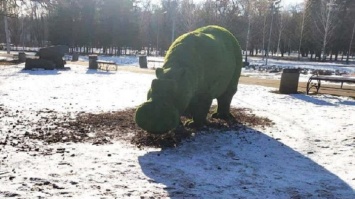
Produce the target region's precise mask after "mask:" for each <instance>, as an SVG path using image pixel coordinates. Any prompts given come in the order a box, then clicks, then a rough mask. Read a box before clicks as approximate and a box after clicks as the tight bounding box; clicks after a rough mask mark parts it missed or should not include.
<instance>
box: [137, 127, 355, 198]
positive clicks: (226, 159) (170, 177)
mask: <svg viewBox="0 0 355 199" xmlns="http://www.w3.org/2000/svg"><path fill="white" fill-rule="evenodd" d="M221 160H223V161H222V162H221ZM139 163H140V165H141V168H142V170H143V172H144V174H145V175H146V176H148V177H149V178H151V179H152V180H153V182H155V183H161V184H164V185H165V188H164V189H165V190H166V191H167V192H168V194H169V197H171V198H183V197H186V198H205V197H208V198H268V197H269V198H342V199H347V198H348V199H351V198H355V194H354V190H353V189H352V188H351V187H350V186H349V185H348V184H346V183H345V182H344V181H343V180H341V179H340V178H339V177H337V176H336V175H335V174H333V173H331V172H330V171H328V170H326V169H325V168H323V167H322V166H320V165H318V164H317V163H316V162H314V161H312V160H311V159H309V158H307V157H305V156H304V155H302V154H301V153H299V152H297V151H295V150H293V149H292V148H290V147H288V146H285V145H284V144H283V143H281V142H279V141H277V140H275V139H274V138H272V137H269V136H267V135H265V134H263V133H261V132H258V131H256V130H253V129H250V128H249V129H247V130H246V131H243V132H241V133H238V132H233V131H230V132H219V133H206V134H203V133H201V134H198V135H197V136H196V137H195V138H194V139H193V141H187V142H185V143H184V144H183V145H182V146H180V147H177V148H173V149H166V150H163V151H161V152H149V153H147V154H146V155H144V156H141V157H139Z"/></svg>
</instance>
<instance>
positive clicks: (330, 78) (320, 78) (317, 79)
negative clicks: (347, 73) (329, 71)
mask: <svg viewBox="0 0 355 199" xmlns="http://www.w3.org/2000/svg"><path fill="white" fill-rule="evenodd" d="M313 81H315V82H313ZM321 81H328V82H337V83H341V86H340V88H341V89H342V88H343V84H344V82H346V83H355V78H351V77H334V76H326V75H312V76H311V77H310V78H309V80H308V82H307V95H308V94H309V91H310V90H311V88H313V87H314V88H316V90H317V93H318V91H319V89H320V87H321Z"/></svg>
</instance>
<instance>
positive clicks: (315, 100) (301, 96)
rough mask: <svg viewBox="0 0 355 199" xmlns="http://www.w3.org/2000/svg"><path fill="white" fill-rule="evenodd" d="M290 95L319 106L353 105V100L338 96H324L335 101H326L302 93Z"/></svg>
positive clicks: (354, 102)
mask: <svg viewBox="0 0 355 199" xmlns="http://www.w3.org/2000/svg"><path fill="white" fill-rule="evenodd" d="M292 97H293V98H295V99H299V100H302V101H305V102H309V103H312V104H314V105H319V106H339V105H347V106H355V101H352V100H344V99H341V98H339V97H330V96H325V99H329V100H333V101H336V102H328V101H325V100H323V99H318V98H316V97H314V96H310V95H304V94H295V95H292Z"/></svg>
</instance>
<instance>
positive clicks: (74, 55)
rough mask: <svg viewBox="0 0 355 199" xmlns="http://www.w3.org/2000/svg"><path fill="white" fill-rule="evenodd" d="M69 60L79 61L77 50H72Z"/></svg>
mask: <svg viewBox="0 0 355 199" xmlns="http://www.w3.org/2000/svg"><path fill="white" fill-rule="evenodd" d="M71 61H79V54H78V53H77V52H73V55H72V58H71Z"/></svg>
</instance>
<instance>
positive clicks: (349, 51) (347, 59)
mask: <svg viewBox="0 0 355 199" xmlns="http://www.w3.org/2000/svg"><path fill="white" fill-rule="evenodd" d="M354 34H355V22H354V26H353V33H352V34H351V39H350V44H349V50H348V54H347V56H346V63H347V64H349V56H350V53H351V46H352V44H353V40H354Z"/></svg>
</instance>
